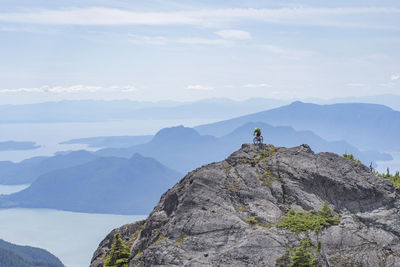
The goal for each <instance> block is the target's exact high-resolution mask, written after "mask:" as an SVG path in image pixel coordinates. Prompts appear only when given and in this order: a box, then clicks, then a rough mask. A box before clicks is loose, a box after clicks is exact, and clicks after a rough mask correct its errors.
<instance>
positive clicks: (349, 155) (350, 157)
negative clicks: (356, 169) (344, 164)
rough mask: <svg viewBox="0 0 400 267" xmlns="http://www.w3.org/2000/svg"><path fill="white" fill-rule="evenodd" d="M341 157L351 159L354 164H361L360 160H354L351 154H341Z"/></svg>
mask: <svg viewBox="0 0 400 267" xmlns="http://www.w3.org/2000/svg"><path fill="white" fill-rule="evenodd" d="M343 157H345V158H348V159H351V160H352V161H355V162H361V161H360V160H358V159H356V158H355V157H354V156H353V154H347V153H344V154H343Z"/></svg>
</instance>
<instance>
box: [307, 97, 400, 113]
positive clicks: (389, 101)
mask: <svg viewBox="0 0 400 267" xmlns="http://www.w3.org/2000/svg"><path fill="white" fill-rule="evenodd" d="M304 101H305V102H311V103H318V104H336V103H371V104H380V105H385V106H388V107H390V108H392V109H395V110H400V95H394V94H382V95H374V96H353V97H338V98H331V99H319V98H307V99H304Z"/></svg>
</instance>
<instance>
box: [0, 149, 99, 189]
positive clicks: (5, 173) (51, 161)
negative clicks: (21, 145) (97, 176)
mask: <svg viewBox="0 0 400 267" xmlns="http://www.w3.org/2000/svg"><path fill="white" fill-rule="evenodd" d="M95 158H97V156H95V155H93V154H92V153H91V152H88V151H84V150H80V151H74V152H71V153H66V154H59V155H56V156H52V157H34V158H30V159H27V160H24V161H21V162H19V163H14V162H11V161H0V184H8V185H13V184H30V183H32V182H33V181H34V180H36V178H37V177H38V176H40V175H42V174H44V173H47V172H50V171H53V170H57V169H62V168H68V167H72V166H76V165H79V164H84V163H86V162H89V161H91V160H93V159H95Z"/></svg>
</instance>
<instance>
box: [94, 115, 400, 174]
mask: <svg viewBox="0 0 400 267" xmlns="http://www.w3.org/2000/svg"><path fill="white" fill-rule="evenodd" d="M256 126H257V127H260V128H262V130H263V135H264V138H265V142H266V143H271V144H273V145H277V146H278V145H280V146H289V147H291V146H297V145H301V144H305V143H306V144H309V145H310V146H311V148H312V149H314V150H315V151H317V152H319V151H329V152H335V153H338V154H340V155H341V154H343V153H345V152H347V153H352V154H354V155H355V156H356V157H358V158H360V159H361V160H362V161H363V162H364V163H366V164H369V163H370V162H371V161H376V160H391V159H392V158H391V156H390V155H388V154H383V153H379V152H375V151H369V152H361V151H360V150H358V149H357V148H356V147H354V146H352V145H350V144H348V143H347V142H345V141H332V142H328V141H326V140H324V139H322V138H321V137H319V136H317V135H316V134H314V133H313V132H311V131H295V130H294V129H293V128H291V127H273V126H271V125H268V124H265V123H262V122H259V123H247V124H245V125H242V126H240V127H238V128H237V129H235V130H234V131H232V132H231V133H229V134H227V135H225V136H222V137H220V138H216V137H214V136H210V135H200V134H199V133H198V132H197V131H196V130H194V129H192V128H187V127H183V126H178V127H171V128H165V129H162V130H160V131H159V132H158V133H157V134H156V135H155V136H154V138H153V139H152V140H151V141H150V142H149V143H147V144H142V145H136V146H131V147H127V148H107V149H102V150H99V151H97V152H95V154H96V155H99V156H115V157H125V158H128V157H130V156H131V155H132V154H133V153H141V154H142V155H145V156H148V157H153V158H155V159H157V160H158V161H160V162H161V163H163V164H164V165H166V166H169V167H171V168H173V169H176V170H178V171H180V172H182V173H186V172H188V171H191V170H193V169H195V168H197V167H199V166H201V165H204V164H207V163H211V162H213V161H219V160H221V159H223V158H225V157H227V156H228V155H229V154H230V153H232V152H233V151H235V150H237V149H238V148H240V146H241V145H242V144H243V143H251V142H252V139H253V136H252V134H253V131H254V128H255V127H256ZM210 151H213V152H212V153H210Z"/></svg>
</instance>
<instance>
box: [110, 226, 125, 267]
mask: <svg viewBox="0 0 400 267" xmlns="http://www.w3.org/2000/svg"><path fill="white" fill-rule="evenodd" d="M129 255H130V252H129V248H128V247H127V246H126V245H124V243H123V240H122V239H121V234H120V233H119V232H116V233H115V235H114V238H113V244H112V247H111V250H110V254H109V255H108V257H107V259H106V260H105V262H104V267H127V266H128V259H129Z"/></svg>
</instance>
